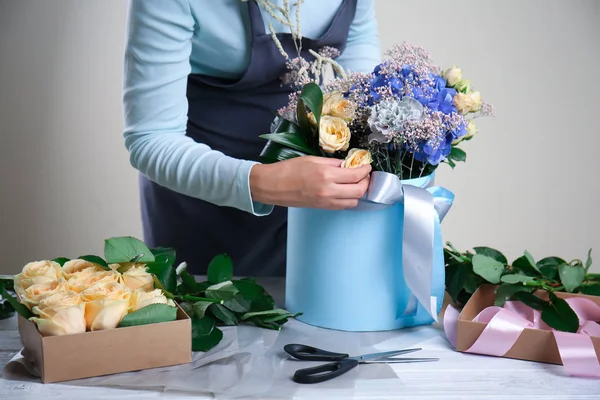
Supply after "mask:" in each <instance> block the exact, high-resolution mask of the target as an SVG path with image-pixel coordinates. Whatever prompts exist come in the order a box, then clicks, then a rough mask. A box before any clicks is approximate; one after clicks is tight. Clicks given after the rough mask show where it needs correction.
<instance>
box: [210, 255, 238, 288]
mask: <svg viewBox="0 0 600 400" xmlns="http://www.w3.org/2000/svg"><path fill="white" fill-rule="evenodd" d="M232 278H233V262H232V261H231V257H229V256H228V255H227V254H220V255H218V256H216V257H214V258H213V259H212V260H211V262H210V263H209V264H208V281H209V282H211V283H221V282H225V281H230V280H231V279H232Z"/></svg>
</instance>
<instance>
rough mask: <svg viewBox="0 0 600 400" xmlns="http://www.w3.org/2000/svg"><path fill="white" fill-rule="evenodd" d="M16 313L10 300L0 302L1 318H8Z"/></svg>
mask: <svg viewBox="0 0 600 400" xmlns="http://www.w3.org/2000/svg"><path fill="white" fill-rule="evenodd" d="M13 315H15V309H14V308H13V306H11V305H10V303H9V302H8V301H5V302H0V320H2V319H8V318H10V317H12V316H13Z"/></svg>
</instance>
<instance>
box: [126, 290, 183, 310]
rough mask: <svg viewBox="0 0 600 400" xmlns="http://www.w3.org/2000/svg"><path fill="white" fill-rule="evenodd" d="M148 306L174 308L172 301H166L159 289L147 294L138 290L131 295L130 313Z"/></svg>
mask: <svg viewBox="0 0 600 400" xmlns="http://www.w3.org/2000/svg"><path fill="white" fill-rule="evenodd" d="M150 304H167V305H170V306H173V307H175V303H174V302H173V300H171V299H167V297H166V296H165V295H164V294H163V292H162V290H160V289H154V290H151V291H149V292H145V291H143V290H140V289H138V290H136V291H135V292H133V294H132V295H131V312H133V311H137V310H139V309H140V308H144V307H146V306H149V305H150Z"/></svg>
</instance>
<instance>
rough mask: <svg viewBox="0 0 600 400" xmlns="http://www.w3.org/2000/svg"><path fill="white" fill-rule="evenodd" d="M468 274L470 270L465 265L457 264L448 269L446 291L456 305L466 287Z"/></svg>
mask: <svg viewBox="0 0 600 400" xmlns="http://www.w3.org/2000/svg"><path fill="white" fill-rule="evenodd" d="M468 273H469V269H468V267H466V266H465V265H464V264H460V263H456V264H452V265H449V266H448V267H446V291H447V292H448V294H449V295H450V297H452V301H454V302H455V303H456V302H457V301H458V295H459V294H460V292H461V291H462V290H463V289H464V287H465V282H466V280H467V275H468Z"/></svg>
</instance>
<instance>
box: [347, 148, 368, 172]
mask: <svg viewBox="0 0 600 400" xmlns="http://www.w3.org/2000/svg"><path fill="white" fill-rule="evenodd" d="M371 162H373V159H372V158H371V152H370V151H369V150H364V149H351V150H350V151H349V152H348V155H347V156H346V159H345V160H344V162H343V163H342V168H358V167H361V166H363V165H369V164H371Z"/></svg>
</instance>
